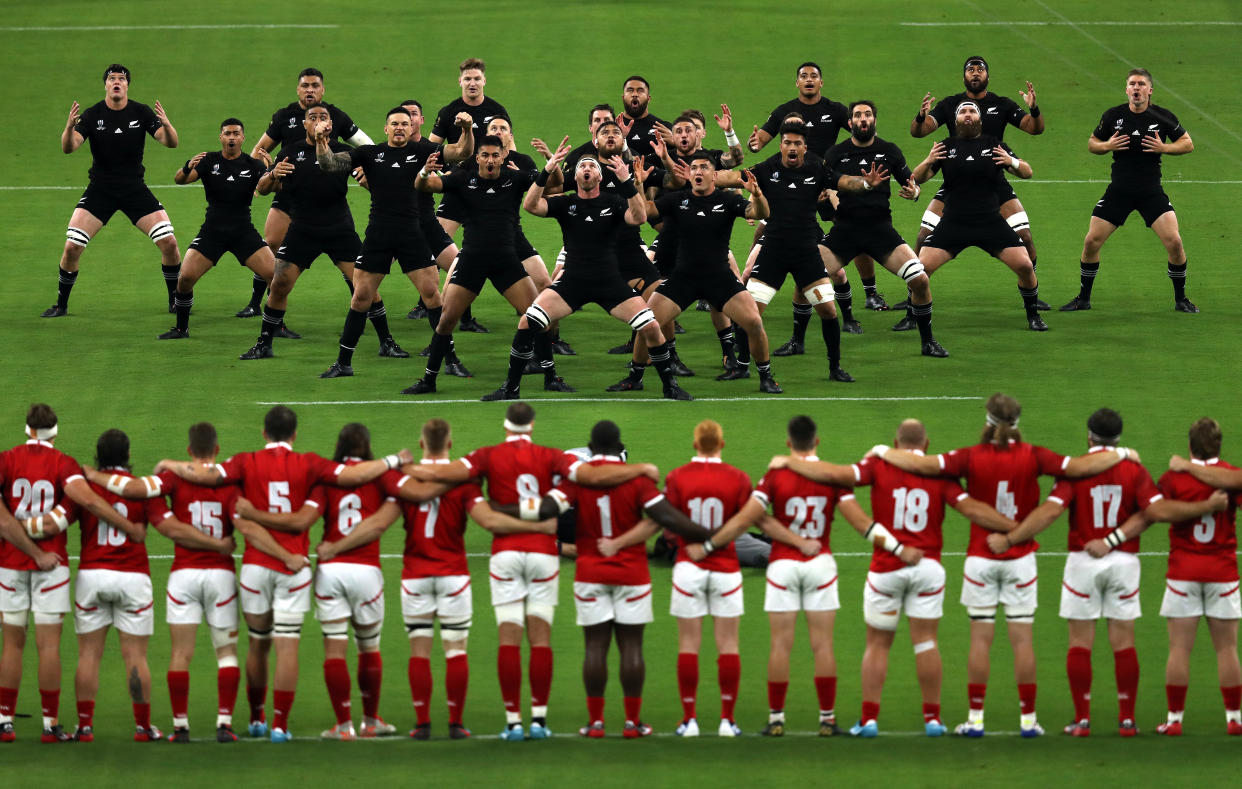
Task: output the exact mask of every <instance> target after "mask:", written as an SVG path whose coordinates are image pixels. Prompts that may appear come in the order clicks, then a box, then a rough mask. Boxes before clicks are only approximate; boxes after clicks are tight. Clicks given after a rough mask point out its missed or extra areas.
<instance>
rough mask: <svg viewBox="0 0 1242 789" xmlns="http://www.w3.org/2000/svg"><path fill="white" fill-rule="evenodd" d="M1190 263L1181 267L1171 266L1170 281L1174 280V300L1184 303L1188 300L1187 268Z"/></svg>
mask: <svg viewBox="0 0 1242 789" xmlns="http://www.w3.org/2000/svg"><path fill="white" fill-rule="evenodd" d="M1188 263H1189V261H1187V262H1186V263H1183V264H1182V265H1180V266H1175V265H1173V264H1172V263H1170V264H1169V279H1171V280H1173V298H1174V299H1176V300H1178V301H1182V300H1183V299H1185V298H1186V266H1187V264H1188Z"/></svg>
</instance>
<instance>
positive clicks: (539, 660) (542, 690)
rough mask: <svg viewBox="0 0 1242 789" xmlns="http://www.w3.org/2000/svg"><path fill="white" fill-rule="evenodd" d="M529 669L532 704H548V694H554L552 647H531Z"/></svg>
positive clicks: (541, 705) (540, 705)
mask: <svg viewBox="0 0 1242 789" xmlns="http://www.w3.org/2000/svg"><path fill="white" fill-rule="evenodd" d="M527 671H528V672H529V674H530V703H531V706H532V707H546V706H548V696H550V695H551V694H552V647H531V648H530V666H529V667H528V668H527Z"/></svg>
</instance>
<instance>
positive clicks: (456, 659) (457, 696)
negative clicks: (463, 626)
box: [444, 655, 470, 723]
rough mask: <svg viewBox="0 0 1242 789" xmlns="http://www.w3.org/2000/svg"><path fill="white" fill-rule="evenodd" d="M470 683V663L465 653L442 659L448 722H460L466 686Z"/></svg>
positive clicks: (464, 704)
mask: <svg viewBox="0 0 1242 789" xmlns="http://www.w3.org/2000/svg"><path fill="white" fill-rule="evenodd" d="M469 684H470V663H469V662H468V661H467V659H466V656H465V655H454V656H453V657H451V658H447V659H445V661H444V695H445V696H446V697H447V698H448V710H449V723H461V714H462V710H463V709H465V706H466V687H467V686H468V685H469Z"/></svg>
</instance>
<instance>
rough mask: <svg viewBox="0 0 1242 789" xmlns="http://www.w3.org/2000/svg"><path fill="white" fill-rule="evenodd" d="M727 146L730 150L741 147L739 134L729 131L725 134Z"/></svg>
mask: <svg viewBox="0 0 1242 789" xmlns="http://www.w3.org/2000/svg"><path fill="white" fill-rule="evenodd" d="M725 144H727V145H728V146H729V147H730V148H733V147H740V146H741V144H742V141H741V140H739V139H738V138H737V132H735V131H733V130H732V129H729V130H728V131H727V132H725Z"/></svg>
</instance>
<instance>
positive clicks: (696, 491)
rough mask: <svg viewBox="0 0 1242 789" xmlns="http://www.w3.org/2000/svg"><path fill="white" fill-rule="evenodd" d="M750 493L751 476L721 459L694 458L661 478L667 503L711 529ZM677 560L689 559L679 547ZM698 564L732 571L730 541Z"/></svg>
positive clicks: (733, 552)
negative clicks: (663, 478)
mask: <svg viewBox="0 0 1242 789" xmlns="http://www.w3.org/2000/svg"><path fill="white" fill-rule="evenodd" d="M750 492H751V485H750V477H748V476H747V475H746V472H744V471H742V470H741V469H739V468H737V467H735V466H731V465H729V464H728V463H725V462H723V461H721V460H720V458H703V457H696V458H694V459H693V460H691V461H690V462H689V463H687V464H686V465H684V466H678V467H677V468H675V469H673V470H672V471H670V472H669V473H668V476H667V477H666V478H665V480H664V495H665V496H666V497H668V500H669V503H671V504H672V505H673V506H674V507H676V508H677V509H679V510H681V511H682V512H683V513H685V515H686V517H688V518H689V519H690V520H692V521H694V522H695V523H697V524H698V525H700V526H702V527H703V528H705V529H707V530H708V531H713V532H714V531H716V530H717V529H719V528H720V527H721V526H723V525H724V524H725V522H726V521H727V520H729V519H730V518H732V517H733V516H734V515H736V514H737V513H738V510H740V509H742V507H744V506H745V505H746V502H747V500H749V499H750ZM679 542H680V541H679ZM677 561H679V562H681V561H689V559H687V558H686V556H685V552H684V551H683V550H681V549H678V552H677ZM698 565H699V566H700V567H702V568H704V569H706V570H711V571H713V572H722V573H731V572H735V571H736V570H737V569H738V563H737V549H736V548H734V547H733V543H729V544H728V545H726V546H725V547H723V548H721V549H719V550H716V551H713V552H712V554H711V555H710V556H708V557H706V558H704V559H703V561H701V562H698Z"/></svg>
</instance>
